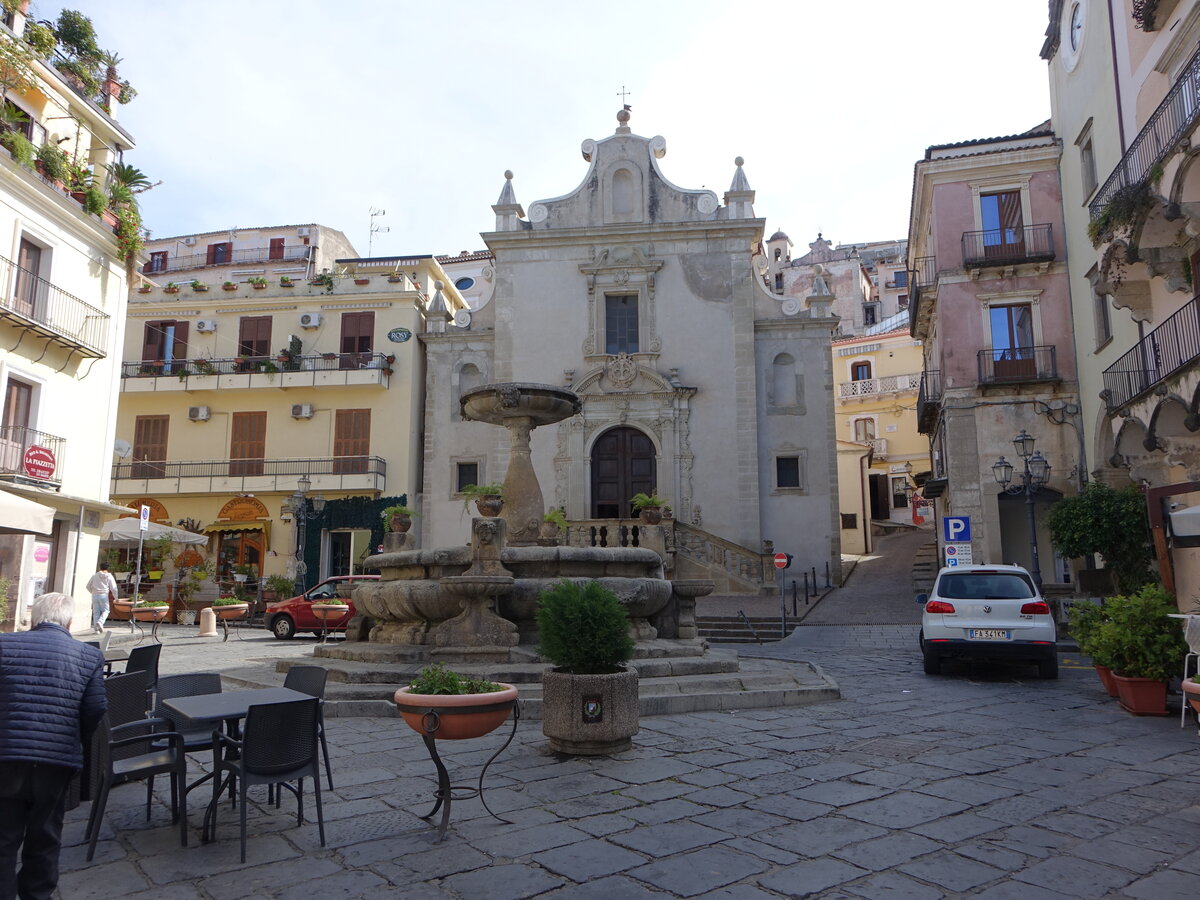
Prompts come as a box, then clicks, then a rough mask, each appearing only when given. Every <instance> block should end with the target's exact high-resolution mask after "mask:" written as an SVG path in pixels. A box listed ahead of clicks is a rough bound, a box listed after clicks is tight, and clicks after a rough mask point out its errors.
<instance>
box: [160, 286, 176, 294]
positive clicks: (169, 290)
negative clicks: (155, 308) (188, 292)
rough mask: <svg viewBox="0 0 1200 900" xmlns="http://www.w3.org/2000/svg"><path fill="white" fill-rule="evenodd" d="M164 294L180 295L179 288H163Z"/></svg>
mask: <svg viewBox="0 0 1200 900" xmlns="http://www.w3.org/2000/svg"><path fill="white" fill-rule="evenodd" d="M163 293H164V294H178V293H179V288H177V287H173V288H163Z"/></svg>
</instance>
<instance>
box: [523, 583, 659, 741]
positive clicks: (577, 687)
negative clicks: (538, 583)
mask: <svg viewBox="0 0 1200 900" xmlns="http://www.w3.org/2000/svg"><path fill="white" fill-rule="evenodd" d="M537 624H538V633H539V645H538V653H540V654H541V655H542V656H544V657H545V658H546V659H548V660H550V662H551V663H553V664H554V668H552V669H547V670H546V671H545V672H543V673H542V733H543V734H544V735H546V737H547V738H549V739H550V749H551V750H554V751H556V752H558V753H570V754H573V755H577V756H598V755H604V754H609V753H620V752H622V751H624V750H628V749H629V747H630V746H631V740H630V739H631V738H632V737H633V736H634V735H635V734H637V732H638V676H637V671H636V670H634V669H632V668H627V667H625V666H624V665H623V664H624V663H625V662H627V661H628V660H629V658H630V657H631V656H632V655H633V649H634V643H633V639H632V638H631V637H630V636H629V615H628V613H627V612H626V610H625V607H623V606H622V605H621V602H620V601H619V600H618V599H617V596H616V594H614V593H613V592H612V591H610V590H608V589H607V588H605V587H604V586H603V585H602V584H600V582H598V581H593V580H581V581H571V580H569V579H563V580H562V581H560V582H559V583H558V584H556V585H554V587H552V588H550V589H548V590H545V591H542V593H541V595H540V596H539V597H538V611H537Z"/></svg>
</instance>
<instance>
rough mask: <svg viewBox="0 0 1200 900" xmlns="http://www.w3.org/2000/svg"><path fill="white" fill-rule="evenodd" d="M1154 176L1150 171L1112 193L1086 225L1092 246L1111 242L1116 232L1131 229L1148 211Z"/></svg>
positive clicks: (1150, 204) (1160, 171) (1151, 200)
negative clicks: (1107, 241) (1133, 182)
mask: <svg viewBox="0 0 1200 900" xmlns="http://www.w3.org/2000/svg"><path fill="white" fill-rule="evenodd" d="M1154 174H1155V172H1154V170H1153V169H1152V170H1151V171H1150V173H1149V174H1148V175H1147V177H1146V178H1145V179H1143V180H1142V181H1139V182H1138V183H1137V184H1130V185H1126V186H1125V187H1123V188H1121V189H1119V190H1117V191H1116V192H1115V193H1113V195H1112V198H1111V199H1110V200H1109V201H1108V202H1107V203H1106V204H1104V208H1103V209H1102V210H1101V211H1100V215H1099V216H1097V217H1096V218H1095V219H1093V220H1092V221H1091V222H1090V223H1089V224H1088V237H1089V238H1091V239H1092V243H1093V244H1099V243H1100V242H1101V241H1103V240H1111V239H1112V236H1113V235H1114V234H1115V233H1116V232H1117V231H1119V230H1124V229H1130V228H1132V226H1133V225H1135V224H1136V223H1137V222H1138V220H1139V219H1141V218H1142V217H1143V216H1144V215H1145V214H1146V213H1147V212H1148V211H1149V210H1150V208H1151V207H1152V206H1153V205H1154V196H1153V195H1152V194H1151V191H1150V185H1151V183H1152V182H1153V181H1154V180H1155V179H1154ZM1158 177H1159V178H1161V177H1162V168H1161V167H1159V168H1158Z"/></svg>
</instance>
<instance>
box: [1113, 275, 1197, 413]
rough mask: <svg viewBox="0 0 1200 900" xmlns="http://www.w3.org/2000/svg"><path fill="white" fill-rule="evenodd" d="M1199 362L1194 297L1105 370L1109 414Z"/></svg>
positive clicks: (1195, 300)
mask: <svg viewBox="0 0 1200 900" xmlns="http://www.w3.org/2000/svg"><path fill="white" fill-rule="evenodd" d="M1197 359H1200V297H1193V298H1192V299H1191V300H1189V301H1188V302H1187V303H1185V304H1184V305H1183V307H1182V308H1180V309H1179V310H1178V311H1177V312H1176V313H1175V314H1174V315H1172V316H1171V317H1170V318H1169V319H1166V320H1164V321H1163V323H1162V324H1161V325H1159V326H1158V327H1157V328H1155V329H1154V330H1153V331H1151V332H1150V333H1149V334H1147V335H1146V336H1145V337H1144V338H1142V339H1141V340H1140V341H1138V342H1137V343H1136V344H1134V346H1133V347H1132V348H1131V349H1130V350H1128V351H1127V352H1126V353H1125V354H1124V355H1122V356H1121V358H1120V359H1118V360H1117V361H1116V362H1115V363H1113V364H1112V365H1111V366H1109V367H1108V368H1107V369H1105V370H1104V376H1103V377H1104V391H1103V392H1102V394H1101V396H1102V397H1103V398H1104V402H1105V404H1106V405H1107V406H1108V411H1109V412H1110V413H1113V412H1116V411H1117V410H1119V409H1120V408H1121V407H1122V406H1125V405H1126V404H1127V403H1129V402H1130V401H1132V400H1134V399H1136V398H1137V397H1139V396H1140V395H1142V394H1144V393H1146V392H1147V391H1149V390H1151V389H1153V388H1155V387H1157V386H1158V385H1160V384H1162V383H1163V382H1164V381H1166V380H1167V379H1168V378H1170V377H1171V376H1173V375H1175V374H1177V373H1179V372H1182V371H1184V370H1186V369H1189V368H1191V367H1192V366H1194V365H1195V364H1196V361H1197Z"/></svg>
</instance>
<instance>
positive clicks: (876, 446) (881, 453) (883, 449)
mask: <svg viewBox="0 0 1200 900" xmlns="http://www.w3.org/2000/svg"><path fill="white" fill-rule="evenodd" d="M856 443H859V444H866V445H867V446H868V447H870V448H871V452H872V453H873V455H874V456H875V458H876V459H887V455H888V442H887V438H866V439H865V440H859V441H856Z"/></svg>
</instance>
